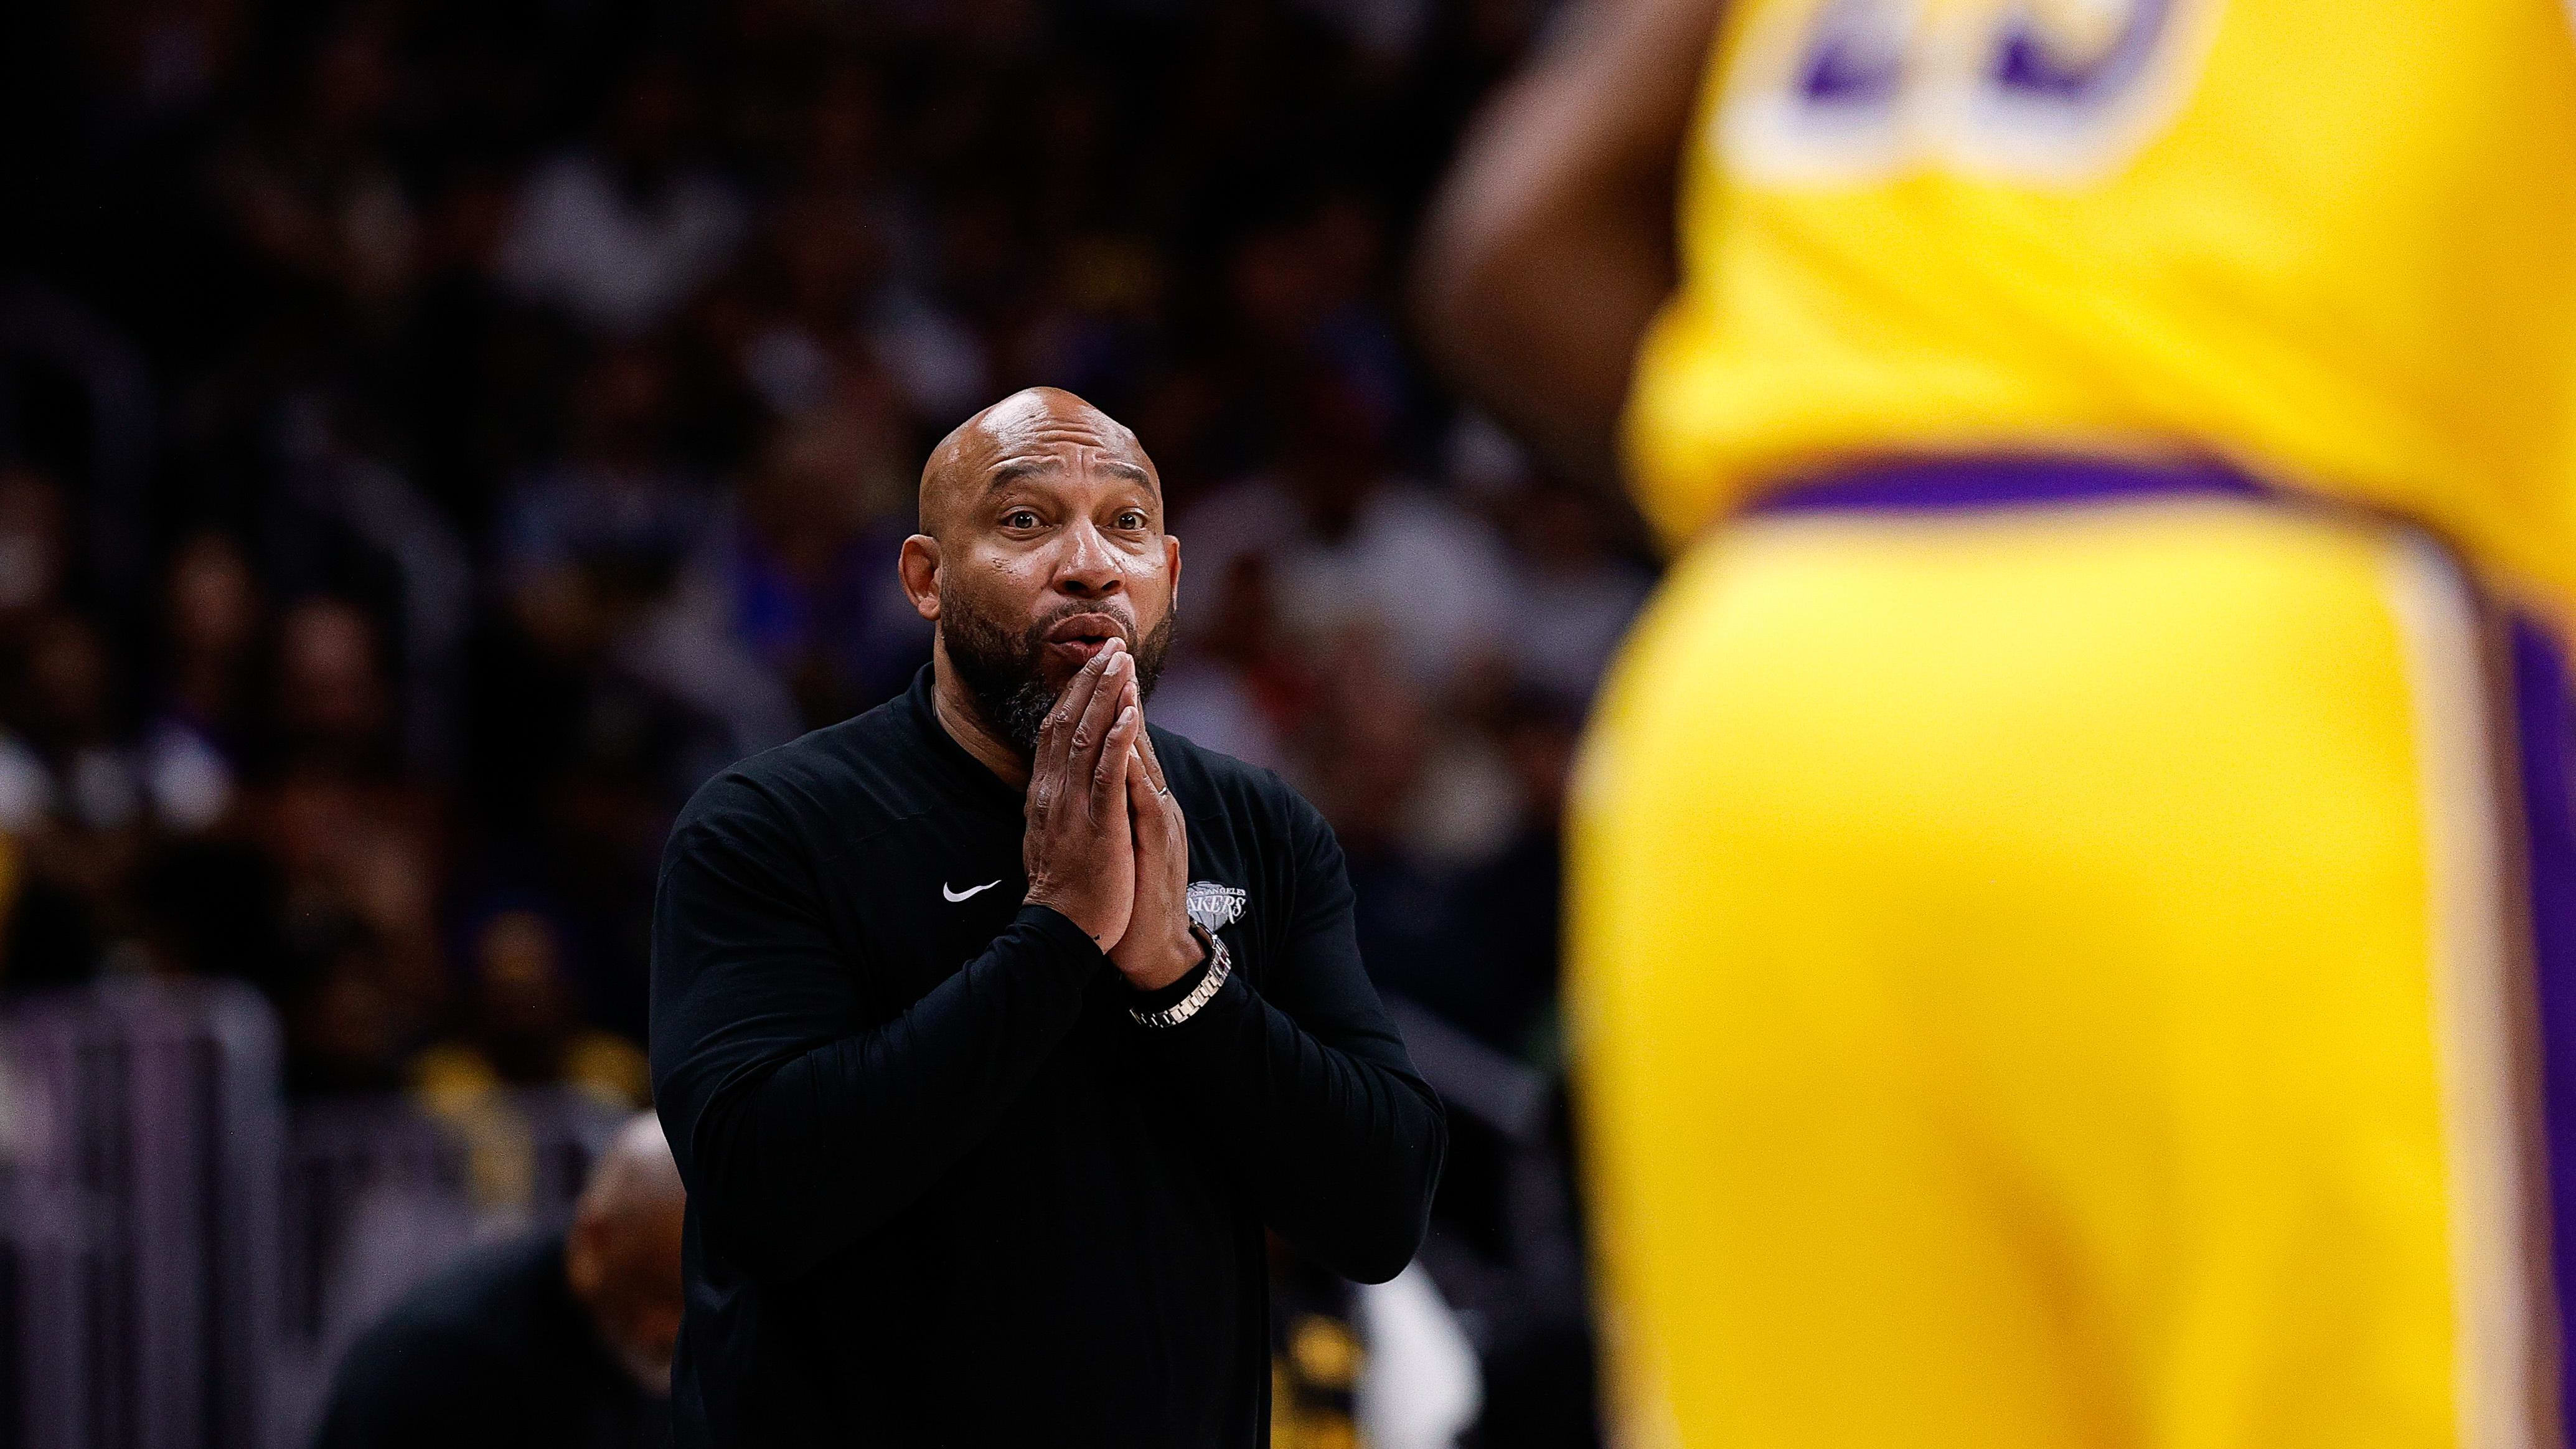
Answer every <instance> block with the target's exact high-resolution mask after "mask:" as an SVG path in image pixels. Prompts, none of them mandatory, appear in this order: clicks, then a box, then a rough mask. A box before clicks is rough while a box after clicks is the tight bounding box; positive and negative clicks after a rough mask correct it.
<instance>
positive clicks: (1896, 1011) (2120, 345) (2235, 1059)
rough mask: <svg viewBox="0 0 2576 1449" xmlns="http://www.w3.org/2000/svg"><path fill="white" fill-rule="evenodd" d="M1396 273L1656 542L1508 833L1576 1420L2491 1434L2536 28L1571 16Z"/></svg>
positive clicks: (2541, 1140)
mask: <svg viewBox="0 0 2576 1449" xmlns="http://www.w3.org/2000/svg"><path fill="white" fill-rule="evenodd" d="M1675 178H1678V184H1679V194H1678V197H1677V198H1676V197H1675V195H1674V194H1673V190H1672V187H1673V183H1674V180H1675ZM1676 204H1677V206H1678V216H1679V222H1680V224H1679V236H1678V245H1677V246H1676V243H1675V238H1674V235H1673V230H1674V229H1673V225H1672V218H1673V216H1674V215H1675V214H1676V212H1675V210H1674V208H1675V207H1676ZM1428 236H1429V240H1428V243H1427V250H1426V255H1425V268H1424V276H1425V279H1426V282H1427V288H1426V297H1425V303H1426V310H1427V314H1428V317H1429V320H1430V322H1431V324H1432V330H1433V332H1434V334H1435V338H1436V341H1437V343H1438V345H1439V346H1440V347H1441V348H1443V349H1444V350H1445V351H1446V353H1447V354H1448V357H1449V360H1450V361H1451V363H1452V364H1453V366H1454V368H1455V370H1456V371H1457V372H1458V374H1459V375H1460V376H1461V378H1462V379H1463V380H1464V381H1466V382H1467V383H1468V384H1469V385H1470V386H1471V387H1472V388H1473V389H1474V390H1475V391H1476V392H1478V393H1479V394H1481V395H1482V397H1483V398H1484V399H1485V401H1486V402H1487V404H1488V405H1489V406H1490V407H1492V408H1493V409H1494V410H1495V411H1496V412H1497V413H1499V414H1500V415H1502V416H1503V417H1504V418H1505V419H1506V420H1508V421H1510V422H1512V423H1513V424H1515V425H1516V426H1517V427H1518V428H1519V429H1520V430H1521V431H1522V432H1523V433H1524V434H1525V435H1526V436H1528V437H1530V438H1532V439H1533V440H1535V441H1536V442H1538V443H1539V444H1540V445H1541V446H1542V447H1543V448H1545V449H1546V450H1547V451H1549V452H1550V453H1552V454H1553V455H1554V456H1555V458H1556V459H1557V461H1558V462H1559V464H1560V465H1561V466H1564V467H1566V468H1568V469H1570V470H1573V471H1577V472H1590V473H1592V474H1594V475H1596V476H1598V475H1607V474H1609V473H1610V472H1611V471H1612V470H1613V467H1614V465H1613V462H1612V460H1613V459H1614V457H1616V458H1619V459H1621V461H1623V462H1624V465H1625V471H1626V473H1627V476H1628V477H1629V479H1630V481H1631V483H1632V485H1633V487H1634V490H1635V497H1636V499H1637V501H1638V503H1639V505H1640V506H1641V507H1642V508H1643V510H1644V511H1645V513H1646V514H1647V516H1648V517H1649V519H1650V520H1651V521H1652V522H1653V523H1654V524H1655V525H1656V526H1657V527H1658V528H1659V530H1660V531H1661V533H1662V534H1663V536H1664V537H1665V538H1666V540H1668V542H1669V543H1670V544H1671V546H1672V547H1673V549H1674V550H1675V552H1676V562H1675V565H1674V568H1673V570H1672V573H1671V575H1670V577H1669V579H1668V581H1667V582H1666V584H1665V586H1664V588H1663V591H1662V593H1661V596H1660V598H1659V600H1658V602H1657V603H1656V604H1655V606H1654V607H1653V608H1652V610H1651V611H1650V613H1649V615H1648V617H1647V618H1646V619H1645V620H1644V621H1643V622H1642V623H1641V625H1640V627H1639V629H1638V630H1637V632H1636V634H1635V636H1634V637H1633V639H1632V640H1631V641H1630V643H1629V645H1628V647H1627V650H1626V653H1625V655H1624V658H1623V660H1622V663H1621V665H1620V667H1619V668H1618V670H1617V671H1616V673H1615V676H1614V678H1613V680H1612V682H1611V683H1610V685H1609V687H1608V690H1607V693H1606V695H1605V697H1604V699H1603V702H1602V704H1601V707H1600V710H1599V714H1598V717H1597V719H1596V722H1595V725H1594V732H1593V736H1592V739H1591V741H1590V743H1589V746H1588V750H1587V755H1586V759H1585V764H1584V773H1583V777H1582V781H1581V786H1580V791H1579V798H1578V801H1577V804H1576V806H1575V814H1576V819H1575V822H1574V830H1575V837H1574V856H1573V864H1572V874H1573V882H1572V893H1573V894H1572V911H1573V917H1572V919H1573V925H1572V931H1573V941H1574V950H1575V955H1576V964H1575V978H1576V983H1575V987H1574V990H1575V993H1576V995H1575V998H1574V1013H1575V1016H1574V1019H1575V1020H1576V1022H1577V1023H1578V1030H1579V1031H1580V1033H1581V1035H1580V1037H1579V1039H1578V1042H1577V1050H1578V1051H1579V1052H1580V1053H1581V1061H1582V1065H1583V1085H1584V1088H1585V1096H1586V1110H1587V1113H1588V1118H1589V1127H1590V1140H1589V1144H1588V1145H1589V1148H1590V1150H1591V1154H1592V1158H1593V1161H1592V1168H1591V1171H1592V1173H1593V1179H1592V1180H1593V1186H1594V1189H1595V1192H1596V1195H1597V1214H1596V1221H1597V1222H1598V1224H1599V1227H1600V1240H1601V1257H1602V1260H1603V1263H1604V1266H1605V1269H1606V1273H1607V1280H1606V1281H1607V1289H1606V1298H1607V1305H1608V1308H1609V1316H1610V1326H1611V1331H1612V1334H1613V1352H1614V1359H1615V1363H1616V1365H1617V1370H1618V1374H1619V1388H1618V1395H1619V1399H1620V1404H1621V1413H1622V1417H1623V1420H1624V1427H1625V1428H1626V1429H1627V1431H1628V1436H1629V1438H1630V1440H1631V1441H1632V1442H1648V1443H1657V1442H1679V1443H1684V1444H1688V1445H1692V1446H1701V1445H1711V1444H1743V1445H1759V1446H1764V1449H1797V1446H1826V1445H1833V1446H1860V1445H1883V1444H1906V1445H1959V1446H1967V1445H1980V1446H1984V1445H2014V1446H2061V1445H2065V1446H2072V1445H2122V1446H2176V1449H2179V1446H2212V1449H2217V1446H2265V1449H2283V1446H2306V1445H2349V1444H2371V1445H2400V1446H2435V1445H2478V1446H2485V1445H2517V1446H2519V1445H2535V1444H2541V1443H2548V1442H2556V1441H2557V1440H2558V1436H2559V1434H2560V1428H2559V1402H2560V1398H2561V1392H2560V1387H2559V1386H2560V1383H2561V1381H2562V1375H2563V1371H2564V1364H2563V1362H2562V1360H2561V1358H2560V1345H2561V1344H2562V1343H2563V1342H2565V1341H2566V1339H2567V1335H2566V1334H2565V1333H2564V1332H2563V1331H2562V1327H2561V1320H2560V1317H2559V1314H2560V1300H2561V1297H2562V1296H2563V1295H2562V1294H2561V1293H2560V1291H2559V1285H2560V1284H2567V1283H2576V1276H2571V1274H2570V1272H2569V1269H2570V1268H2571V1267H2576V1260H2571V1258H2570V1256H2569V1253H2568V1249H2567V1247H2566V1244H2567V1243H2568V1242H2569V1241H2570V1239H2571V1238H2576V1233H2570V1232H2568V1231H2565V1230H2563V1229H2562V1230H2561V1231H2560V1232H2559V1233H2557V1234H2556V1236H2555V1238H2554V1239H2553V1235H2552V1232H2551V1226H2550V1225H2551V1222H2552V1220H2553V1218H2554V1219H2555V1220H2556V1221H2557V1222H2558V1223H2560V1224H2576V1137H2570V1136H2568V1135H2566V1134H2568V1133H2570V1132H2571V1131H2576V1081H2571V1072H2570V1065H2569V1063H2570V1058H2569V1057H2568V1056H2567V1053H2568V1052H2570V1051H2571V1050H2576V999H2572V998H2576V989H2571V977H2570V975H2569V971H2570V967H2571V966H2576V836H2571V834H2570V831H2569V825H2568V799H2567V776H2566V774H2565V772H2564V768H2563V764H2564V762H2563V758H2562V747H2563V746H2564V745H2565V743H2566V727H2567V726H2566V716H2565V713H2564V711H2563V708H2562V701H2563V694H2564V687H2563V680H2562V676H2561V673H2560V669H2559V665H2558V662H2557V656H2556V653H2555V650H2554V646H2553V644H2552V643H2551V640H2552V637H2553V632H2552V630H2551V629H2550V628H2547V627H2544V626H2542V625H2540V624H2538V623H2535V622H2534V620H2535V618H2536V617H2538V616H2541V615H2545V614H2547V613H2549V612H2551V610H2552V608H2553V606H2560V605H2563V604H2564V602H2565V601H2567V600H2569V599H2571V598H2576V35H2571V26H2570V21H2569V15H2568V12H2567V10H2566V8H2565V7H2564V6H2563V5H2562V4H2561V0H2225V3H2221V0H2053V3H2052V0H1744V3H1741V4H1736V5H1730V6H1727V7H1725V9H1724V12H1723V13H1722V14H1720V13H1717V11H1716V10H1715V8H1714V7H1712V5H1711V4H1710V3H1708V0H1625V3H1618V4H1610V5H1603V6H1600V7H1597V8H1596V9H1595V10H1594V11H1593V12H1592V13H1588V14H1582V15H1579V16H1572V17H1569V19H1568V23H1567V24H1566V25H1565V26H1564V28H1563V33H1562V34H1560V35H1559V36H1558V37H1557V38H1556V41H1555V43H1554V44H1553V45H1552V46H1551V47H1550V48H1549V49H1548V50H1547V51H1546V53H1544V54H1543V55H1542V56H1541V57H1540V59H1539V60H1538V62H1537V64H1536V65H1535V66H1534V67H1533V68H1532V70H1531V71H1530V72H1529V73H1528V74H1527V75H1526V76H1525V77H1523V78H1522V79H1521V80H1520V81H1519V82H1518V83H1517V84H1516V85H1515V86H1514V87H1513V88H1512V89H1511V90H1510V91H1509V92H1508V93H1507V94H1506V96H1505V98H1504V99H1503V100H1502V102H1501V103H1500V104H1499V106H1498V107H1497V108H1496V110H1495V111H1494V113H1493V114H1492V115H1491V116H1490V117H1489V118H1488V120H1487V121H1486V122H1485V124H1484V126H1483V128H1482V129H1481V130H1480V132H1479V133H1478V135H1477V136H1476V138H1475V139H1474V141H1473V142H1472V143H1471V145H1470V147H1469V150H1468V153H1467V155H1466V157H1465V158H1464V160H1463V162H1462V164H1461V167H1460V170H1459V172H1458V175H1457V176H1456V178H1455V179H1454V181H1453V182H1452V184H1451V187H1450V190H1449V193H1448V195H1447V196H1446V197H1445V199H1444V200H1443V202H1442V204H1441V207H1440V209H1439V211H1438V212H1437V214H1436V216H1435V218H1434V222H1433V225H1432V227H1431V229H1430V232H1429V234H1428ZM1632 363H1633V368H1632ZM2560 617H2561V618H2562V619H2563V617H2564V616H2563V614H2562V615H2560ZM2553 1149H2554V1155H2553Z"/></svg>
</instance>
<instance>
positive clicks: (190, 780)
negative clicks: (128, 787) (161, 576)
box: [143, 533, 262, 831]
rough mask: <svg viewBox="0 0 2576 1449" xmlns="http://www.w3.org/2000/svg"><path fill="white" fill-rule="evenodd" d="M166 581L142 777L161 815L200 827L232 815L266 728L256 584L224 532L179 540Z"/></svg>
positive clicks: (186, 827) (185, 827)
mask: <svg viewBox="0 0 2576 1449" xmlns="http://www.w3.org/2000/svg"><path fill="white" fill-rule="evenodd" d="M167 579H168V581H167V583H166V584H165V586H164V589H163V620H162V628H161V633H162V639H163V645H162V648H163V651H164V653H163V658H162V660H161V661H160V662H161V671H160V679H161V697H160V699H159V700H158V701H157V702H156V707H155V710H154V713H153V716H152V719H151V722H150V723H149V724H148V725H147V726H146V727H145V730H144V735H143V751H144V764H143V771H144V781H145V785H146V788H147V790H148V791H149V793H150V795H151V797H152V802H153V808H154V810H155V811H156V812H157V813H158V814H159V815H160V816H161V818H162V819H164V820H165V821H167V822H169V824H170V825H171V826H172V827H173V828H175V829H178V830H181V831H197V830H204V829H206V828H207V827H209V826H212V825H213V824H215V823H216V822H217V821H219V820H221V819H223V818H224V816H225V815H226V814H227V813H229V812H230V811H231V809H232V806H233V800H234V796H235V794H236V791H237V787H238V784H239V781H240V777H241V774H242V771H243V768H244V766H245V765H246V764H247V763H248V761H249V758H250V752H251V750H252V749H253V748H254V743H253V742H254V739H255V737H256V735H257V732H258V730H259V727H260V725H259V721H258V719H257V717H256V714H255V710H256V707H257V706H256V699H255V697H256V693H257V690H258V685H259V679H258V669H259V660H258V652H257V651H258V648H259V644H260V633H261V622H262V621H261V601H260V590H259V584H258V581H257V580H256V579H254V578H253V577H252V576H251V571H250V563H249V561H248V560H247V559H245V558H243V557H242V553H241V549H240V548H239V546H238V545H236V544H235V543H233V541H232V540H231V539H229V538H227V537H225V536H224V535H222V534H218V533H200V534H198V535H196V536H194V537H192V538H190V539H189V540H188V541H187V542H186V543H185V544H183V545H181V546H180V549H179V552H178V555H177V557H175V558H173V559H172V560H171V562H170V569H169V573H168V576H167Z"/></svg>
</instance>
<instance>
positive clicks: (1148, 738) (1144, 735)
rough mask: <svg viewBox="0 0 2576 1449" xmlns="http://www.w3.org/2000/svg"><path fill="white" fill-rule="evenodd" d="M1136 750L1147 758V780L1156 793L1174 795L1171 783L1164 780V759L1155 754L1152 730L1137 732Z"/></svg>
mask: <svg viewBox="0 0 2576 1449" xmlns="http://www.w3.org/2000/svg"><path fill="white" fill-rule="evenodd" d="M1136 749H1137V751H1138V752H1139V753H1141V754H1142V755H1143V756H1144V757H1145V779H1146V781H1147V782H1148V783H1150V784H1151V785H1152V786H1153V787H1154V793H1155V794H1157V795H1168V794H1170V793H1172V785H1171V782H1170V781H1168V780H1166V779H1164V778H1163V757H1162V756H1160V755H1157V754H1155V753H1154V732H1153V731H1152V730H1139V731H1137V732H1136Z"/></svg>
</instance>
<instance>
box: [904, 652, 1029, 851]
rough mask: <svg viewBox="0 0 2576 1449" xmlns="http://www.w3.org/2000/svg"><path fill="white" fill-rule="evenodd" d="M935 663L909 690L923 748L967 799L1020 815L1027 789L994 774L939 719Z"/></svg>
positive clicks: (923, 668) (906, 701)
mask: <svg viewBox="0 0 2576 1449" xmlns="http://www.w3.org/2000/svg"><path fill="white" fill-rule="evenodd" d="M934 688H935V686H934V685H933V683H932V674H931V666H930V665H927V664H925V665H923V666H921V672H920V673H918V674H915V675H914V676H913V677H912V688H911V689H909V690H907V691H905V693H904V697H903V703H904V708H905V709H906V710H907V711H908V712H910V714H911V715H912V727H913V731H914V733H915V734H916V735H918V736H919V737H920V739H921V743H922V747H923V748H924V749H926V750H928V751H929V752H930V755H931V758H932V759H934V760H936V761H937V762H938V764H939V766H940V772H941V773H942V774H944V775H946V776H948V777H949V778H950V779H951V780H952V781H954V782H955V784H956V785H957V787H958V789H959V790H960V792H961V793H963V794H964V795H965V796H966V798H967V799H968V800H970V801H972V802H974V803H975V804H976V805H978V806H983V807H987V808H990V809H993V810H996V811H998V812H1000V813H1002V814H1006V815H1009V816H1011V817H1013V818H1014V819H1016V818H1018V817H1019V815H1020V813H1021V811H1022V810H1023V808H1024V807H1025V802H1026V799H1027V795H1026V792H1024V791H1021V790H1015V789H1013V788H1011V786H1009V785H1007V784H1005V783H1003V780H1002V777H1001V776H999V775H996V774H994V773H993V770H992V767H991V766H989V765H987V764H985V763H984V762H983V761H982V760H979V759H977V758H975V757H974V756H973V755H972V754H969V753H968V752H967V750H966V747H965V746H964V745H961V744H959V743H957V737H956V736H955V735H952V734H950V733H949V732H948V727H947V726H946V725H944V724H941V723H940V722H939V705H938V702H937V700H936V698H935V697H934V694H933V690H934Z"/></svg>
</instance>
